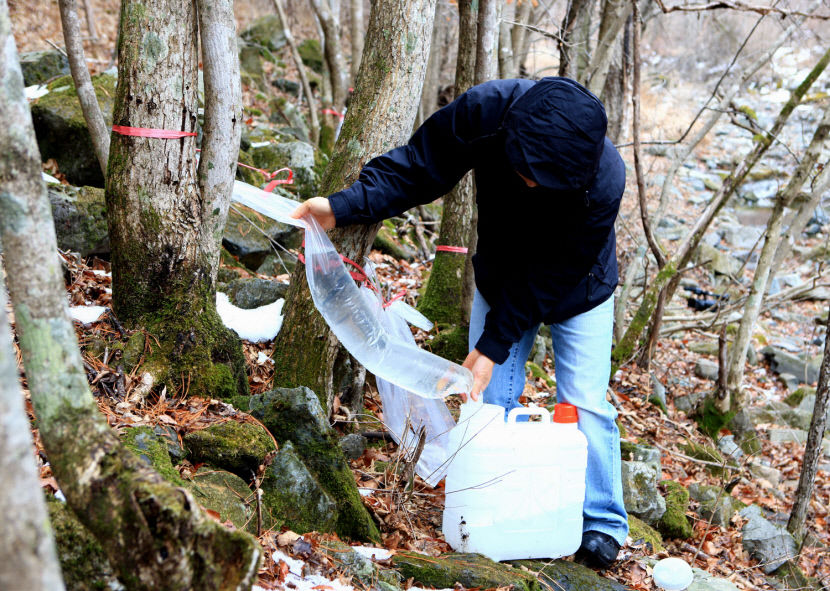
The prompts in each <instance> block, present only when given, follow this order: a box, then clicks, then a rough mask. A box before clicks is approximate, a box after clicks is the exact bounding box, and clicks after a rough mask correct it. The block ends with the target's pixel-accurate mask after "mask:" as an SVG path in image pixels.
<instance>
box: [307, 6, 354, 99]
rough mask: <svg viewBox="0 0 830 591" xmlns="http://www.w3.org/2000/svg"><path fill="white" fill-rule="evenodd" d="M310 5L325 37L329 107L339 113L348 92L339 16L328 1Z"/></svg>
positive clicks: (324, 49)
mask: <svg viewBox="0 0 830 591" xmlns="http://www.w3.org/2000/svg"><path fill="white" fill-rule="evenodd" d="M311 5H312V7H313V8H314V12H315V14H316V15H317V19H318V20H319V22H320V27H322V29H323V35H324V37H325V43H324V44H323V51H324V54H325V58H326V69H327V70H328V72H329V78H330V80H331V103H332V104H331V106H332V107H333V108H334V109H335V110H336V111H338V112H341V111H342V110H343V108H344V107H345V106H346V96H347V95H348V92H347V86H346V72H347V69H346V60H345V58H344V57H343V44H342V40H341V38H340V15H339V13H335V12H334V10H332V7H331V5H330V4H329V0H311Z"/></svg>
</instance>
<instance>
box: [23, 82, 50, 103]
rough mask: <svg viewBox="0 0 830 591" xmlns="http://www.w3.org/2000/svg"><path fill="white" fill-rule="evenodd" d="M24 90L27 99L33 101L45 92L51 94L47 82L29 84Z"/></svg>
mask: <svg viewBox="0 0 830 591" xmlns="http://www.w3.org/2000/svg"><path fill="white" fill-rule="evenodd" d="M23 92H24V94H25V95H26V100H29V101H33V100H35V99H37V98H40V97H42V96H43V95H44V94H49V89H48V88H47V87H46V85H45V84H35V85H33V86H27V87H26V89H25V90H24V91H23Z"/></svg>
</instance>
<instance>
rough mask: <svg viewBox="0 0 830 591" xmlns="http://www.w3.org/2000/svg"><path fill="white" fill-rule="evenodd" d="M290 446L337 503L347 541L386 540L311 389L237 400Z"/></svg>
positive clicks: (340, 527) (338, 527)
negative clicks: (366, 504) (349, 539)
mask: <svg viewBox="0 0 830 591" xmlns="http://www.w3.org/2000/svg"><path fill="white" fill-rule="evenodd" d="M233 402H234V405H235V406H236V407H237V408H243V409H247V410H248V411H249V412H250V414H251V415H252V416H253V417H254V418H256V419H257V420H259V421H261V422H262V423H263V424H264V425H265V426H266V427H267V428H268V430H269V431H270V432H271V433H272V434H273V435H274V437H276V438H277V441H278V442H280V443H281V444H284V443H285V442H287V441H291V442H292V443H293V445H294V448H295V449H296V450H297V454H298V456H299V457H302V458H303V462H304V463H305V465H306V467H307V468H308V470H309V472H310V473H311V474H313V475H314V477H315V478H316V479H317V481H318V482H319V483H320V485H321V487H322V488H323V489H324V490H325V491H326V493H328V494H329V496H330V497H331V498H332V499H334V501H335V502H336V503H337V522H336V527H335V530H336V531H337V533H338V534H339V535H340V536H342V537H346V538H352V539H370V540H374V541H380V533H379V532H378V530H377V527H376V526H375V523H374V521H372V518H371V517H370V516H369V513H368V512H367V511H366V508H365V507H364V506H363V501H362V500H361V498H360V493H358V491H357V486H356V484H355V481H354V477H353V476H352V472H351V470H350V469H349V465H348V463H347V462H346V458H345V456H344V455H343V450H342V449H341V447H340V445H339V443H338V438H337V434H336V433H335V432H334V430H333V429H332V428H331V426H330V425H329V422H328V416H327V415H326V412H325V411H324V410H323V407H322V405H321V404H320V400H319V399H318V398H317V395H316V394H315V393H314V392H312V391H311V390H309V389H308V388H305V387H302V388H276V389H274V390H271V391H269V392H265V393H263V394H257V395H254V396H250V397H241V396H240V397H237V398H235V399H234V400H233Z"/></svg>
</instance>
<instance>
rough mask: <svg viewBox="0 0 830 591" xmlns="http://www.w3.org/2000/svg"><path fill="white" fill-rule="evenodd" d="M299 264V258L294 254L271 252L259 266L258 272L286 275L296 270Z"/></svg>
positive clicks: (273, 275) (260, 273)
mask: <svg viewBox="0 0 830 591" xmlns="http://www.w3.org/2000/svg"><path fill="white" fill-rule="evenodd" d="M296 266H297V259H296V257H294V255H291V254H287V253H285V252H280V253H279V254H276V253H271V254H269V255H267V256H266V257H265V260H264V261H262V264H261V265H260V266H259V267H257V269H256V272H257V273H258V274H259V275H269V276H271V277H275V276H277V275H284V274H286V273H291V272H292V271H294V267H296Z"/></svg>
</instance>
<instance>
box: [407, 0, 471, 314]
mask: <svg viewBox="0 0 830 591" xmlns="http://www.w3.org/2000/svg"><path fill="white" fill-rule="evenodd" d="M474 1H475V0H461V1H460V2H459V3H458V58H457V61H456V64H455V97H456V98H458V97H459V96H460V95H462V94H463V93H464V92H466V91H467V90H468V89H469V88H470V87H471V86H472V85H473V81H474V79H475V60H476V27H477V25H476V18H477V15H476V13H475V10H474V9H473V2H474ZM474 209H475V201H474V199H473V176H472V173H467V174H466V175H464V178H462V179H461V181H460V182H459V183H458V184H457V185H456V186H455V188H453V190H452V191H451V192H450V193H449V194H447V195H446V196H445V197H444V209H443V212H442V214H441V229H440V231H439V234H438V245H446V246H458V247H462V248H467V249H468V252H467V254H468V255H469V251H470V240H471V234H472V233H473V225H472V223H473V211H474ZM467 259H468V256H465V254H464V253H458V252H445V251H437V252H436V253H435V260H434V262H433V263H432V271H430V274H429V279H428V280H427V284H426V288H425V290H424V294H423V295H422V296H421V297H420V298H419V300H418V310H420V311H421V313H422V314H424V315H425V316H426V317H427V318H429V319H430V320H432V321H433V322H435V323H439V324H449V325H455V326H460V325H466V324H467V323H468V321H469V310H467V309H466V307H465V301H466V298H465V279H466V275H467V272H466V267H467V264H468V260H467ZM470 268H471V269H472V265H470ZM470 276H472V273H470Z"/></svg>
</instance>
